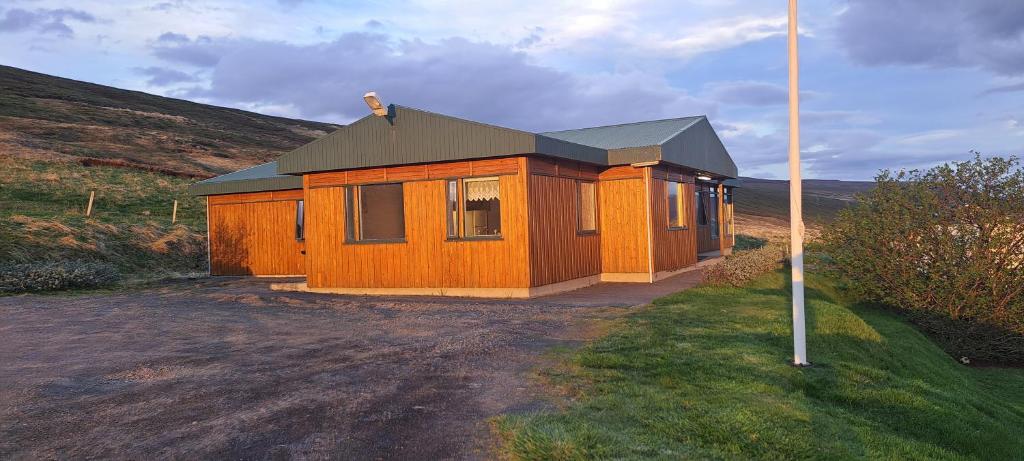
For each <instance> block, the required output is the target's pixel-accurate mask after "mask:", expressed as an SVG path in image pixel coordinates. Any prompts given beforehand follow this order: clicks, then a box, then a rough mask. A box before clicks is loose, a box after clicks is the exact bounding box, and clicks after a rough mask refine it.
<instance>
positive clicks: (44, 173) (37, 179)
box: [0, 157, 206, 279]
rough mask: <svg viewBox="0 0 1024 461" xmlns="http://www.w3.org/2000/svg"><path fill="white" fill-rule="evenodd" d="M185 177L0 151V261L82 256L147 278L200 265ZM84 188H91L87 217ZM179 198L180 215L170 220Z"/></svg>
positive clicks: (199, 220) (200, 213) (201, 244)
mask: <svg viewBox="0 0 1024 461" xmlns="http://www.w3.org/2000/svg"><path fill="white" fill-rule="evenodd" d="M188 183H189V180H187V179H182V178H176V177H171V176H164V175H160V174H156V173H148V172H139V171H133V170H127V169H122V168H111V167H83V166H81V165H76V164H69V163H61V162H32V161H26V160H23V159H18V158H10V157H8V158H0V262H6V263H26V262H34V261H59V260H85V261H102V262H107V263H110V264H113V265H115V266H116V267H118V269H119V270H120V271H121V272H123V273H125V274H126V275H128V276H129V277H130V278H141V279H148V278H154V277H162V276H165V275H173V274H181V273H190V272H195V271H201V270H204V269H205V258H206V242H205V238H204V235H203V232H202V231H203V230H204V229H205V225H206V224H205V216H204V210H203V202H202V201H201V200H199V199H197V198H195V197H191V196H189V195H188V194H187V193H186V188H187V186H188ZM89 191H96V200H95V202H94V206H93V208H94V211H93V215H92V216H90V217H86V216H85V215H84V214H85V213H84V212H85V205H86V202H87V200H88V195H89ZM175 199H177V200H178V201H179V208H178V217H179V222H178V223H176V224H173V225H172V224H171V223H170V214H171V204H172V202H173V200H175Z"/></svg>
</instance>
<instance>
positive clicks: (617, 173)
mask: <svg viewBox="0 0 1024 461" xmlns="http://www.w3.org/2000/svg"><path fill="white" fill-rule="evenodd" d="M625 168H628V170H626V169H617V168H612V169H610V170H609V172H610V174H609V176H610V177H612V178H616V177H618V178H625V179H605V178H606V176H605V174H604V173H602V174H601V178H602V180H601V181H600V183H599V184H598V203H599V205H598V207H599V208H598V215H599V218H600V219H599V220H598V222H599V223H598V229H599V230H600V232H601V272H606V273H630V272H633V273H635V272H642V273H650V264H649V262H648V255H649V251H648V247H647V240H648V238H647V232H648V231H647V225H646V223H647V211H646V205H645V204H646V202H647V198H646V191H645V189H644V179H643V176H642V173H640V170H639V169H636V168H632V167H625ZM630 170H632V171H630Z"/></svg>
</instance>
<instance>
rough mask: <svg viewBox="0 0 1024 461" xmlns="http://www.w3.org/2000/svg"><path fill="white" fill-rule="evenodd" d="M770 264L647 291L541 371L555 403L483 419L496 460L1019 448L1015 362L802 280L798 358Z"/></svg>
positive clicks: (924, 454)
mask: <svg viewBox="0 0 1024 461" xmlns="http://www.w3.org/2000/svg"><path fill="white" fill-rule="evenodd" d="M787 283H788V282H787V280H786V278H785V277H784V276H783V274H782V273H781V272H779V273H773V274H768V275H766V276H764V277H762V278H760V279H758V280H757V281H755V282H754V283H752V284H750V285H748V286H746V287H744V288H720V287H703V288H697V289H693V290H689V291H685V292H682V293H678V294H676V295H673V296H669V297H666V298H663V299H660V300H658V301H656V302H655V305H654V306H652V307H650V308H645V309H644V310H642V311H640V312H637V313H636V314H634V315H631V316H630V317H629V318H628V319H626V321H625V324H624V326H623V327H622V328H620V329H618V330H615V331H614V332H613V333H611V334H610V335H608V336H606V337H604V338H602V339H600V340H598V341H596V342H595V343H593V344H591V345H589V346H587V347H585V348H584V349H582V350H580V351H577V352H574V353H572V355H571V356H570V357H569V358H568V359H567V360H566V361H565V362H566V363H565V364H564V365H563V366H559V367H557V368H556V369H553V370H548V371H545V372H544V373H543V377H544V379H545V380H546V381H548V382H550V383H551V384H552V385H553V386H554V387H555V388H556V389H560V390H561V391H563V392H564V393H565V394H566V396H567V397H568V399H569V402H568V403H567V404H566V406H565V408H564V409H563V410H562V411H560V412H557V413H542V414H533V415H519V416H506V417H503V418H501V419H499V420H498V421H497V422H496V427H497V430H498V432H499V434H500V435H501V436H502V438H503V440H504V443H503V447H502V450H504V452H505V453H504V454H505V455H508V456H509V457H511V458H525V459H591V458H617V459H634V458H660V459H678V458H681V457H682V458H701V459H720V458H725V459H749V458H758V459H808V458H818V459H824V458H828V459H843V458H884V459H984V460H990V459H1021V458H1022V457H1024V370H1019V369H976V368H968V367H965V366H962V365H960V364H958V363H956V362H955V361H954V360H953V359H952V358H950V357H949V356H948V355H946V354H945V353H943V352H942V350H940V349H939V348H938V347H937V346H936V345H935V344H933V343H932V342H931V341H930V340H928V338H926V337H925V336H923V335H922V334H920V333H919V332H917V331H916V330H915V329H914V328H913V327H911V326H910V325H908V324H907V323H906V322H904V321H903V320H901V319H900V318H898V317H897V316H895V315H894V314H892V313H890V312H886V311H883V310H880V309H877V308H873V307H870V306H858V305H853V304H852V303H849V302H847V301H845V300H844V299H843V297H842V296H841V295H840V294H839V291H838V290H837V288H836V286H835V284H834V282H832V281H831V280H830V279H826V278H824V277H821V276H816V275H814V274H811V276H810V278H809V280H808V291H807V295H808V305H807V308H808V317H809V319H808V331H809V333H808V351H809V352H808V354H809V356H810V361H811V362H812V363H813V364H814V366H813V367H811V368H805V369H800V368H795V367H792V366H790V365H788V364H787V360H788V359H789V358H790V356H791V350H792V349H791V342H790V341H791V339H790V320H789V319H790V304H789V303H790V301H789V297H788V291H787V290H786V286H787Z"/></svg>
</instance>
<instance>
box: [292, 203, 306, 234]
mask: <svg viewBox="0 0 1024 461" xmlns="http://www.w3.org/2000/svg"><path fill="white" fill-rule="evenodd" d="M304 208H305V201H304V200H299V201H297V202H295V240H305V239H306V219H305V209H304Z"/></svg>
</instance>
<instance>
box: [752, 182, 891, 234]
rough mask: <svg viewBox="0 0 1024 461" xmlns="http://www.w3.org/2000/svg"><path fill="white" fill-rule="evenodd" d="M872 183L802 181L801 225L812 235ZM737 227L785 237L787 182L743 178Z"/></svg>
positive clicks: (787, 217)
mask: <svg viewBox="0 0 1024 461" xmlns="http://www.w3.org/2000/svg"><path fill="white" fill-rule="evenodd" d="M873 186H874V183H873V182H867V181H834V180H823V179H805V180H804V181H803V191H804V193H803V211H804V224H805V225H806V226H807V230H808V235H809V236H810V237H811V238H814V237H815V236H816V235H817V233H818V231H819V229H820V227H821V226H822V225H824V224H826V223H828V222H829V221H830V220H832V218H833V217H834V216H835V215H836V213H838V212H839V210H841V209H843V208H845V207H847V206H849V205H850V204H851V203H853V201H854V196H855V195H856V194H859V193H863V192H867V191H868V190H870V189H871V188H872V187H873ZM736 227H737V231H738V232H740V233H744V234H750V235H756V236H759V237H768V238H773V239H784V238H786V236H787V235H788V234H789V181H780V180H773V179H757V178H743V187H741V188H739V189H736Z"/></svg>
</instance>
